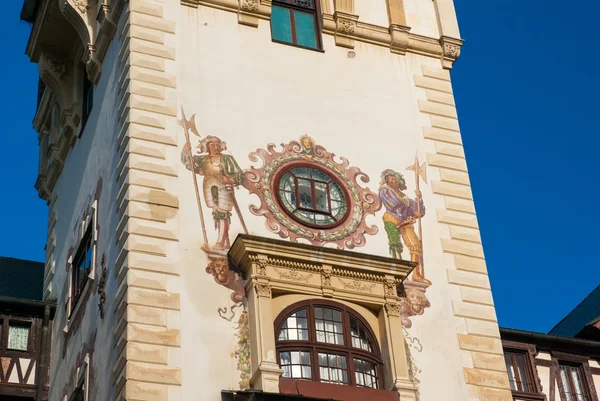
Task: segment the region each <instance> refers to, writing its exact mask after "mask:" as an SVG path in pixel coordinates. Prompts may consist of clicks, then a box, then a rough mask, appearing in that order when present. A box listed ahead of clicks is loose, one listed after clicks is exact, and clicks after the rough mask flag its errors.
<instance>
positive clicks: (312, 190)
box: [277, 166, 348, 228]
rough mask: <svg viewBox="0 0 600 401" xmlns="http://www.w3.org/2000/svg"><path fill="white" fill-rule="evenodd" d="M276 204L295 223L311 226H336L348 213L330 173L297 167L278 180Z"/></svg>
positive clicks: (338, 187)
mask: <svg viewBox="0 0 600 401" xmlns="http://www.w3.org/2000/svg"><path fill="white" fill-rule="evenodd" d="M277 193H278V197H279V202H280V204H281V206H282V207H283V209H284V210H285V211H286V212H287V213H288V214H289V215H290V216H291V217H293V218H294V219H295V220H297V221H299V222H300V223H303V224H305V225H308V226H313V227H321V228H328V227H335V226H336V225H338V224H339V223H341V222H343V220H344V219H345V217H346V215H347V214H348V201H347V198H346V193H345V191H344V190H343V188H342V186H341V185H340V183H339V182H338V181H337V180H336V179H335V178H334V177H333V176H332V175H331V174H329V173H327V172H325V171H323V170H320V169H318V168H314V167H305V166H297V167H292V168H290V169H287V170H286V171H284V173H283V174H282V175H281V176H280V178H279V181H278V189H277Z"/></svg>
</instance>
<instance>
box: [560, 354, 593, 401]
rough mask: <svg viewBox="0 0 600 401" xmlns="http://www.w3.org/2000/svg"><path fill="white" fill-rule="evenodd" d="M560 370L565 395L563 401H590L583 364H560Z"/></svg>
mask: <svg viewBox="0 0 600 401" xmlns="http://www.w3.org/2000/svg"><path fill="white" fill-rule="evenodd" d="M559 368H560V383H561V386H562V388H563V391H564V394H565V400H563V401H590V400H591V398H590V395H589V391H588V388H587V384H586V379H585V376H584V373H583V369H582V368H581V364H577V363H566V362H565V363H564V362H560V363H559Z"/></svg>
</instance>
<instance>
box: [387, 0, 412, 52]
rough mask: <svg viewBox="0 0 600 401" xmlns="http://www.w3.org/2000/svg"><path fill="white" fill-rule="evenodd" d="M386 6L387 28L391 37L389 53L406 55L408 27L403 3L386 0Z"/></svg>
mask: <svg viewBox="0 0 600 401" xmlns="http://www.w3.org/2000/svg"><path fill="white" fill-rule="evenodd" d="M386 4H387V12H388V21H389V24H390V25H389V28H388V29H389V32H390V36H391V41H390V51H391V52H392V53H396V54H406V49H407V48H408V32H409V31H410V27H408V26H407V25H406V14H405V12H404V1H403V0H386Z"/></svg>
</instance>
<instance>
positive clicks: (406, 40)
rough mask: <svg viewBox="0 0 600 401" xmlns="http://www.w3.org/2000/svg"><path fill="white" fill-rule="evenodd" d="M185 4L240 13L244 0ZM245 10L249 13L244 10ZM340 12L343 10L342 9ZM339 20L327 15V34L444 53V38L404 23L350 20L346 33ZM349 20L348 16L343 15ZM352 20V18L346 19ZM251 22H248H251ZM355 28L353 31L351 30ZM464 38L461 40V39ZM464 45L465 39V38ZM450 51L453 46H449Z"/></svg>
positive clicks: (265, 7) (266, 8)
mask: <svg viewBox="0 0 600 401" xmlns="http://www.w3.org/2000/svg"><path fill="white" fill-rule="evenodd" d="M180 1H181V4H182V5H184V6H188V7H193V8H198V7H199V6H205V7H210V8H216V9H219V10H223V11H229V12H233V13H239V12H240V3H239V2H240V1H241V0H180ZM242 12H245V11H243V10H242ZM338 13H340V12H339V11H338ZM342 14H346V13H341V14H339V15H338V21H336V19H335V18H334V15H333V14H327V13H324V14H323V33H324V34H328V35H332V36H335V35H336V32H338V35H343V36H344V37H346V38H348V39H349V40H358V41H360V42H365V43H370V44H372V45H376V46H383V47H387V48H389V49H390V51H391V52H393V53H397V54H404V53H413V54H420V55H423V56H428V57H434V58H440V57H441V56H442V54H443V52H442V44H441V43H440V41H441V39H440V38H433V37H428V36H423V35H418V34H415V33H410V32H409V31H408V30H409V29H410V28H409V27H403V26H402V25H396V24H393V25H392V26H390V27H384V26H379V25H374V24H369V23H365V22H361V21H355V23H353V22H350V24H352V25H353V28H350V27H349V25H348V24H349V23H348V22H342V23H341V24H342V25H345V27H344V28H342V30H343V31H344V33H342V32H340V31H339V29H340V28H339V26H338V24H339V19H340V18H339V17H340V16H342ZM346 15H351V16H353V14H346ZM252 16H253V18H255V21H254V22H253V23H252V25H253V26H258V20H259V19H262V20H267V21H268V20H269V19H270V18H271V4H270V2H269V1H260V2H259V8H258V10H257V11H254V12H252ZM341 19H342V20H343V19H345V18H344V16H342V18H341ZM346 19H350V20H352V18H346ZM240 23H244V22H242V21H240ZM247 25H248V24H247ZM351 30H353V32H350V31H351ZM458 40H460V39H458ZM461 44H462V41H461ZM449 50H450V49H449Z"/></svg>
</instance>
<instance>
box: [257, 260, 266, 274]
mask: <svg viewBox="0 0 600 401" xmlns="http://www.w3.org/2000/svg"><path fill="white" fill-rule="evenodd" d="M255 263H256V273H257V274H258V275H259V276H266V275H267V261H266V260H263V259H258V260H257V261H256V262H255Z"/></svg>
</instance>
